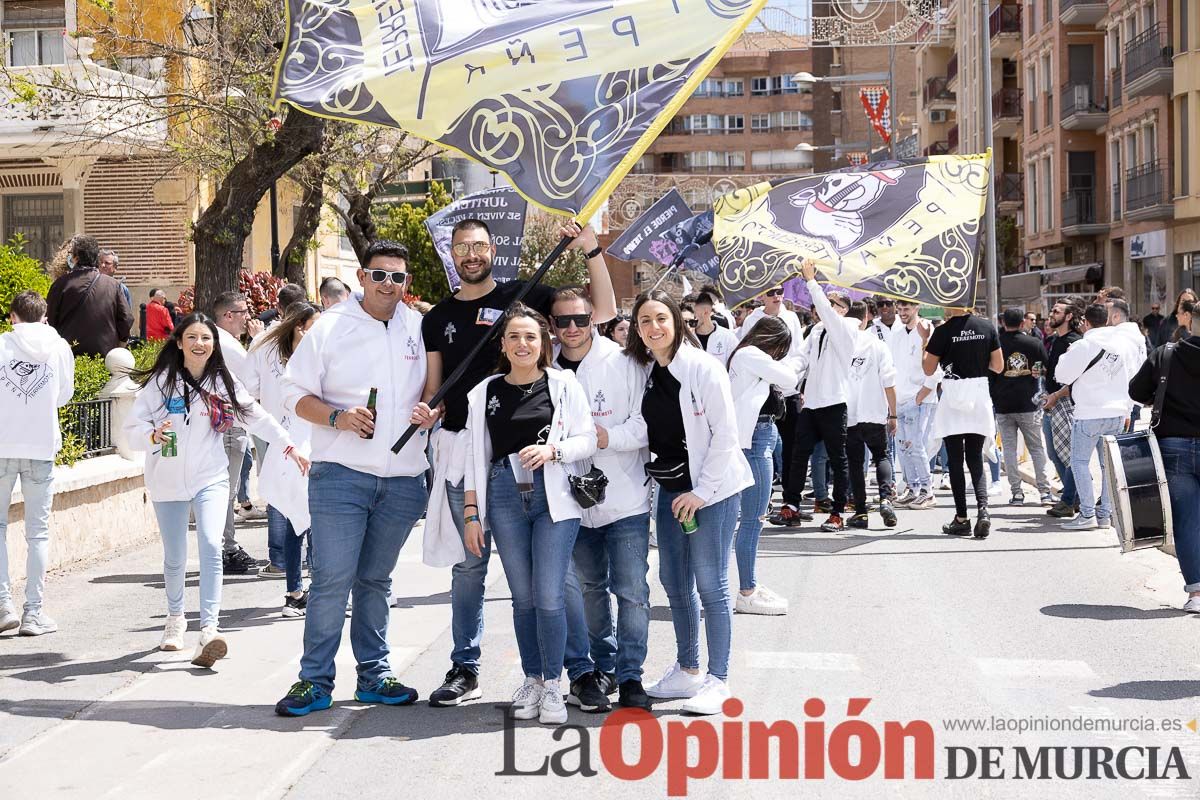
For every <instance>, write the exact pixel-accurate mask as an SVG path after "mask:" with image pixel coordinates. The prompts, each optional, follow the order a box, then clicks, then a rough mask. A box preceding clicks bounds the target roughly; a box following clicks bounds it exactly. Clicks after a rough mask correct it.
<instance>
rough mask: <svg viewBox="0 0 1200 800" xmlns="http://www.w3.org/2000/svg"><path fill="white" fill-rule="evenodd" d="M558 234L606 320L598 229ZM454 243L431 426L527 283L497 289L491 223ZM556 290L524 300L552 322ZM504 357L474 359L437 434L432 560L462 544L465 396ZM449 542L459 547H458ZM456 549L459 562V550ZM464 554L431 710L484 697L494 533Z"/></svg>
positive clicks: (608, 299)
mask: <svg viewBox="0 0 1200 800" xmlns="http://www.w3.org/2000/svg"><path fill="white" fill-rule="evenodd" d="M561 233H562V235H563V236H570V237H573V238H572V241H571V244H570V248H571V249H579V250H583V252H584V255H585V257H586V258H587V267H588V276H589V279H590V281H591V300H592V305H593V307H594V315H593V322H595V323H601V322H607V321H608V320H610V319H612V318H613V317H615V316H616V314H617V304H616V298H615V297H614V295H613V289H612V281H611V279H610V278H609V275H608V267H607V265H606V264H605V262H604V257H603V256H602V255H601V248H600V246H599V244H598V243H597V241H596V233H595V231H593V230H592V227H591V226H590V225H588V226H585V227H583V228H580V227H579V225H578V224H577V223H576V222H574V221H570V222H568V223H567V224H566V225H564V226H563V227H562V229H561ZM450 243H451V244H450V252H451V255H452V257H453V259H454V268H455V270H456V271H457V272H458V277H459V279H460V280H461V282H462V285H461V286H460V287H459V290H458V291H457V292H455V293H454V295H453V296H451V297H448V298H446V299H445V300H443V301H442V302H440V303H438V304H437V305H436V306H434V307H433V310H431V311H430V312H429V313H428V314H426V315H425V319H424V320H423V322H422V326H421V330H422V336H423V338H424V340H425V351H426V357H427V359H428V367H429V370H428V374H427V379H426V384H425V392H424V396H423V400H424V402H422V403H421V404H419V405H418V406H417V408H416V409H415V410H414V411H413V421H414V422H421V423H424V424H431V423H432V421H433V419H434V418H436V416H437V415H438V413H439V412H438V411H433V410H431V409H430V408H429V406H428V405H427V403H428V401H429V400H430V399H432V397H433V395H434V394H435V393H436V392H437V390H438V389H439V388H441V385H442V381H443V380H444V379H445V378H446V377H447V376H449V375H451V374H452V373H453V372H454V370H455V369H457V368H458V366H459V365H460V364H461V363H462V362H463V361H464V360H465V359H466V357H467V355H468V354H469V353H470V352H471V350H472V348H474V347H475V345H476V343H478V342H479V340H480V339H481V338H482V337H484V336H486V335H487V333H488V330H489V329H490V328H491V326H492V325H493V324H495V323H496V322H498V321H499V320H500V318H501V317H502V316H503V315H504V309H506V308H507V307H508V306H509V305H510V304H511V303H512V301H513V299H514V298H515V297H516V296H517V294H518V293H519V292H520V291H521V289H522V287H523V285H524V282H523V281H511V282H508V283H501V284H497V283H496V280H495V279H494V278H493V277H492V259H493V258H494V257H495V255H496V246H495V245H494V244H493V243H492V237H491V232H490V231H489V230H488V227H487V225H486V224H485V223H484V222H482V221H481V220H477V219H465V220H462V221H461V222H459V223H457V224H456V225H455V226H454V229H453V232H452V233H451V239H450ZM554 292H555V289H554V287H551V286H544V285H537V286H534V287H533V289H532V290H531V291H530V292H529V294H527V295H526V296H525V299H524V303H525V305H527V306H529V307H530V308H532V309H534V310H535V311H537V312H539V313H540V314H542V315H543V316H545V317H549V316H550V307H551V305H552V304H553V300H554ZM499 354H500V342H499V340H498V339H494V340H492V342H491V343H490V344H489V346H488V347H486V348H484V350H483V352H481V353H480V354H479V356H478V357H477V358H476V359H475V360H474V361H472V362H471V364H470V366H469V367H468V368H467V370H466V374H465V375H464V376H463V379H462V381H461V382H460V383H459V385H458V388H456V390H455V391H454V392H452V393H451V394H450V395H449V396H448V397H447V398H446V402H445V405H444V416H443V418H442V427H441V430H439V431H437V432H436V433H435V434H434V436H433V454H432V461H433V485H432V487H431V492H430V496H429V512H428V514H427V515H426V520H425V551H426V558H427V560H429V561H431V562H438V563H441V564H443V565H444V564H445V563H446V558H445V557H446V554H447V549H446V548H444V547H442V548H439V547H438V544H437V543H439V542H445V540H446V538H447V537H449V536H450V535H451V534H450V526H453V528H454V529H455V530H457V535H458V540H459V541H461V540H462V537H463V512H464V508H463V503H464V502H465V500H464V490H463V475H464V471H465V469H466V459H467V441H466V434H465V433H464V429H465V428H466V424H467V392H468V391H469V390H470V389H471V387H473V386H475V384H477V383H479V381H481V380H483V379H484V378H485V377H487V376H488V375H490V374H491V373H492V372H493V370H494V369H495V367H496V361H497V359H498V357H499ZM452 544H454V545H457V543H456V542H453V543H452ZM451 549H452V550H454V551H455V557H457V556H458V552H457V551H458V547H457V546H454V547H452V548H451ZM434 551H437V552H434ZM463 553H464V554H465V558H464V559H463V560H462V561H460V562H459V563H457V564H454V566H453V569H452V578H451V584H450V609H451V633H452V635H453V639H454V650H453V652H452V653H451V654H450V661H451V662H452V663H451V667H450V671H449V672H447V673H446V679H445V682H444V683H443V684H442V686H441V688H439V689H438V690H436V691H435V692H434V693H433V694H432V695H430V698H429V704H430V705H431V706H434V707H447V706H456V705H458V704H459V703H461V702H463V701H464V700H474V699H476V698H478V697H480V696H481V694H482V692H481V691H480V689H479V681H478V675H479V656H480V648H479V643H480V641H481V640H482V639H483V590H484V580H485V579H486V577H487V563H488V558H489V557H490V555H491V540H490V536H488V537H486V538H485V539H484V545H483V550H482V552H481V554H480V555H479V556H474V555H472V554H471V553H470V552H466V551H465V548H463Z"/></svg>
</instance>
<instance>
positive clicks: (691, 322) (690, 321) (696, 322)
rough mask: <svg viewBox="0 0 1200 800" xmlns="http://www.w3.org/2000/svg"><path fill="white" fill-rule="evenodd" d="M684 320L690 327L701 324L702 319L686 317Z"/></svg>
mask: <svg viewBox="0 0 1200 800" xmlns="http://www.w3.org/2000/svg"><path fill="white" fill-rule="evenodd" d="M684 322H686V323H687V326H688V327H689V328H694V327H696V326H697V325H699V324H700V320H698V319H685V320H684Z"/></svg>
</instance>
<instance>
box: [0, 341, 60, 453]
mask: <svg viewBox="0 0 1200 800" xmlns="http://www.w3.org/2000/svg"><path fill="white" fill-rule="evenodd" d="M74 392H75V357H74V356H73V355H71V346H70V345H69V344H67V340H66V339H64V338H62V337H61V336H59V335H58V332H57V331H56V330H54V328H52V327H50V326H49V325H46V324H43V323H41V322H18V323H17V324H16V325H14V326H13V329H12V330H11V331H9V332H8V333H5V334H0V420H2V421H0V433H2V434H3V435H0V458H27V459H31V460H33V461H53V460H54V456H55V455H57V454H58V451H59V450H61V449H62V431H60V430H59V427H58V409H59V408H60V407H62V406H65V405H66V404H67V403H68V402H70V400H71V395H72V394H74Z"/></svg>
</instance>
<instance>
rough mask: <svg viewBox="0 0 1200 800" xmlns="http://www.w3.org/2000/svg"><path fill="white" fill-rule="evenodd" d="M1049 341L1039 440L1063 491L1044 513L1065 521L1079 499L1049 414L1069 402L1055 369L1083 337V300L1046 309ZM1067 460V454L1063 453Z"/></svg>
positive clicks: (1074, 299)
mask: <svg viewBox="0 0 1200 800" xmlns="http://www.w3.org/2000/svg"><path fill="white" fill-rule="evenodd" d="M1047 319H1048V321H1049V322H1050V326H1051V331H1052V332H1053V335H1052V336H1051V339H1052V341H1051V342H1050V346H1049V347H1048V348H1047V353H1046V380H1045V388H1046V400H1045V402H1044V404H1043V406H1042V408H1043V409H1044V410H1045V412H1046V413H1044V414H1043V415H1042V437H1043V438H1044V439H1045V440H1046V452H1047V453H1048V454H1049V456H1050V463H1051V464H1053V465H1054V469H1055V471H1056V472H1057V473H1058V479H1059V480H1060V481H1062V485H1063V490H1062V494H1061V495H1059V498H1058V502H1057V503H1055V504H1054V506H1053V507H1052V508H1050V509H1048V510H1047V511H1046V513H1047V514H1048V515H1049V516H1051V517H1056V518H1058V519H1069V518H1071V517H1073V516H1075V507H1076V506H1077V505H1079V496H1078V495H1077V494H1076V492H1075V475H1074V473H1072V472H1071V464H1070V462H1069V461H1064V460H1063V457H1062V454H1060V453H1059V452H1058V451H1057V450H1055V449H1054V432H1053V431H1052V430H1051V427H1050V426H1051V422H1050V411H1051V410H1052V409H1053V408H1054V406H1055V405H1057V404H1058V403H1059V402H1060V401H1061V400H1063V399H1064V398H1065V399H1066V400H1067V402H1070V399H1069V392H1070V390H1069V388H1068V387H1064V386H1063V385H1062V384H1061V383H1059V382H1058V380H1057V379H1056V377H1055V368H1056V367H1057V366H1058V360H1059V359H1060V358H1062V355H1063V353H1065V352H1067V350H1068V349H1069V348H1070V347H1071V345H1073V344H1075V342H1077V341H1079V339H1081V338H1083V334H1082V333H1080V327H1081V326H1082V325H1083V300H1081V299H1080V298H1078V297H1064V298H1063V299H1062V300H1060V301H1058V302H1057V303H1055V304H1054V307H1053V308H1051V309H1050V316H1049V317H1048V318H1047ZM1067 455H1068V457H1069V456H1070V454H1069V453H1068V454H1067Z"/></svg>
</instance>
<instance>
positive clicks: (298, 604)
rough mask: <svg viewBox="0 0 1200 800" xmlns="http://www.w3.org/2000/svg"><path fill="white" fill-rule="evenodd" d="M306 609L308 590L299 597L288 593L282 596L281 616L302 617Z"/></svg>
mask: <svg viewBox="0 0 1200 800" xmlns="http://www.w3.org/2000/svg"><path fill="white" fill-rule="evenodd" d="M307 610H308V592H305V593H304V594H302V595H300V596H299V597H292V596H291V595H290V594H285V595H284V596H283V616H285V617H303V616H304V614H305V613H306V612H307Z"/></svg>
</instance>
